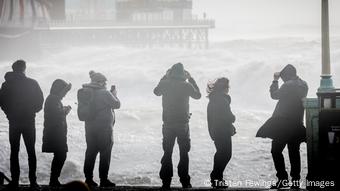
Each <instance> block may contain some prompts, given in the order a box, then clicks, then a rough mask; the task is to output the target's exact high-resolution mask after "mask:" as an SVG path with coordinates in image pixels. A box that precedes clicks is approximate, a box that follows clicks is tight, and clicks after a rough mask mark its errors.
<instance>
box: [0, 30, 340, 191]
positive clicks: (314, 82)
mask: <svg viewBox="0 0 340 191" xmlns="http://www.w3.org/2000/svg"><path fill="white" fill-rule="evenodd" d="M331 42H332V43H331V51H332V54H331V60H332V67H333V71H334V72H333V73H334V78H333V80H334V84H335V85H337V84H338V83H337V82H339V75H340V74H339V71H340V64H339V62H340V38H333V39H331ZM320 46H321V45H320V39H318V38H302V37H280V38H270V39H234V40H229V41H224V42H215V43H213V44H211V47H210V49H208V50H189V49H177V48H127V47H117V46H112V47H107V46H106V47H101V46H97V47H96V46H91V47H68V48H66V49H63V50H53V51H51V50H48V51H44V53H43V56H42V58H41V59H38V60H28V69H27V75H28V76H29V77H32V78H34V79H36V80H38V82H39V84H40V85H41V87H42V89H43V91H44V95H45V97H46V96H47V95H48V92H49V89H50V86H51V84H52V82H53V81H54V80H55V79H57V78H62V79H64V80H66V81H68V82H71V83H72V84H73V87H72V90H71V91H70V93H69V94H68V95H67V96H66V97H65V99H64V100H63V102H64V105H71V106H72V108H73V110H72V112H71V113H70V115H69V116H68V117H67V121H68V145H69V152H68V158H67V161H66V163H65V166H64V168H63V171H62V174H61V181H62V182H67V181H70V180H73V179H83V178H84V176H83V172H82V169H83V161H84V153H85V149H86V144H85V133H84V124H83V122H80V121H79V120H78V118H77V114H76V108H77V105H76V92H77V90H78V89H79V88H80V87H81V84H83V83H86V82H89V75H88V73H89V71H90V70H95V71H98V72H102V73H103V74H105V75H106V76H107V78H108V84H109V85H111V84H115V85H116V87H117V90H118V96H119V98H120V100H121V102H122V107H121V109H119V110H117V111H116V124H115V126H114V142H115V143H114V146H113V150H112V160H111V167H110V172H109V177H110V179H112V180H113V181H114V182H116V183H117V184H119V185H161V181H160V179H159V177H158V172H159V169H160V159H161V157H162V146H161V142H162V136H161V128H162V126H161V125H162V121H161V98H160V97H157V96H155V95H153V93H152V92H153V88H154V87H155V86H156V85H157V83H158V81H159V79H160V78H161V77H162V76H163V74H164V73H165V71H166V70H167V69H168V68H169V67H171V65H172V64H175V63H176V62H182V63H183V64H184V66H185V68H186V69H187V70H188V71H189V72H190V73H191V74H192V76H193V77H194V78H195V79H196V81H197V83H198V85H199V87H200V89H201V92H202V93H203V95H206V93H205V88H206V84H207V82H208V81H211V80H214V79H215V78H217V77H221V76H225V77H228V78H229V79H230V84H231V89H230V95H231V97H232V104H231V107H232V111H233V112H234V114H235V115H236V118H237V119H236V122H235V126H236V128H237V134H236V135H235V136H234V137H233V156H232V159H231V161H230V163H229V164H228V166H227V169H226V170H225V178H226V179H227V180H230V181H232V183H233V184H235V185H234V186H251V185H250V183H251V182H253V183H256V182H258V183H263V182H264V181H275V180H276V178H275V169H274V165H273V162H272V158H271V154H270V143H271V140H269V139H261V138H255V134H256V131H257V129H258V128H259V127H260V126H261V125H262V124H263V123H264V122H265V121H266V119H268V118H269V117H270V116H271V113H272V111H273V109H274V107H275V104H276V101H274V100H271V98H270V96H269V86H270V84H271V81H272V77H273V73H274V72H276V71H280V70H281V68H283V67H284V66H285V65H286V64H293V65H295V66H296V67H297V69H298V75H299V76H300V77H301V78H302V79H304V80H306V81H307V82H308V84H309V87H310V90H309V97H315V96H316V94H315V93H316V90H317V88H318V86H319V79H320V78H319V76H320V70H321V64H320V63H321V51H320V50H321V48H320ZM12 62H13V60H8V61H1V62H0V76H4V74H5V72H6V71H9V70H10V66H11V63H12ZM0 82H3V78H1V79H0ZM207 103H208V100H207V98H206V97H205V96H202V98H201V99H200V100H191V101H190V104H191V105H190V106H191V112H192V113H193V116H192V118H191V121H190V130H191V143H192V149H191V151H190V175H191V177H192V183H193V185H194V186H208V185H207V184H206V182H207V181H208V179H209V174H210V172H211V170H212V161H213V155H214V152H215V148H214V145H213V142H212V141H211V139H210V137H209V134H208V130H207V122H206V106H207ZM42 116H43V112H40V113H38V115H37V120H36V121H37V122H36V128H37V142H36V151H37V158H38V169H37V175H38V182H39V183H42V184H43V183H48V181H49V173H50V163H51V159H52V155H51V154H46V153H41V141H42V131H43V126H42V123H43V118H42ZM21 143H22V144H21V150H20V164H21V179H20V180H21V182H22V183H28V178H27V175H28V165H27V154H26V151H25V147H24V146H23V141H21ZM0 145H1V146H0V147H1V148H0V171H3V172H5V174H7V175H10V171H9V154H10V147H9V142H8V123H7V120H6V118H5V116H4V114H3V113H1V114H0ZM284 154H285V159H286V164H287V170H288V172H289V168H290V166H289V160H288V155H287V151H286V150H285V151H284ZM178 159H179V156H178V148H177V145H176V146H175V149H174V155H173V164H174V178H173V184H174V185H177V186H179V185H180V183H179V179H178V177H177V175H176V174H177V169H176V166H177V163H178ZM301 159H302V178H305V177H306V173H307V156H306V144H305V143H303V144H302V145H301ZM97 167H98V160H97V163H96V168H95V179H96V180H98V170H97V169H98V168H97ZM247 182H248V184H247ZM260 186H263V184H262V185H260ZM264 186H265V185H264Z"/></svg>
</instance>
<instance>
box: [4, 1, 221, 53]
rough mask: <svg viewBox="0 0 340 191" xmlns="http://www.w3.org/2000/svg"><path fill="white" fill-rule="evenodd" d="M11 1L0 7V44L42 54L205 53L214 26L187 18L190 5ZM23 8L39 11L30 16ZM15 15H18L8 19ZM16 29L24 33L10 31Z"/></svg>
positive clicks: (179, 2) (194, 17)
mask: <svg viewBox="0 0 340 191" xmlns="http://www.w3.org/2000/svg"><path fill="white" fill-rule="evenodd" d="M14 2H16V3H14V4H10V5H9V4H8V3H7V4H6V3H1V4H0V6H2V7H0V9H1V8H2V9H1V10H3V11H2V13H1V14H0V41H4V42H6V43H7V44H10V42H11V41H14V40H13V39H15V41H20V40H21V39H22V41H24V40H27V39H35V40H34V41H36V42H37V43H38V44H39V45H41V47H42V48H43V49H45V48H49V47H55V46H58V45H61V46H63V45H76V46H77V45H84V44H89V45H93V44H99V45H101V44H107V45H124V46H136V47H155V46H157V47H183V48H208V47H209V30H210V29H212V28H214V27H215V21H214V20H212V19H208V18H206V15H205V14H204V15H203V16H202V18H198V16H197V15H193V14H192V8H193V5H192V4H193V2H192V0H180V1H176V0H175V1H170V0H169V1H161V0H153V1H150V0H114V1H100V2H99V1H96V0H90V1H86V2H81V3H80V4H79V5H78V4H69V5H68V4H67V2H66V1H65V0H60V1H51V2H50V3H51V4H49V8H46V5H45V4H39V3H36V4H34V5H32V4H27V5H26V6H18V7H15V6H13V5H19V3H18V2H19V0H14ZM20 2H21V1H20ZM24 2H26V1H24ZM9 7H10V8H9ZM25 7H26V9H25ZM27 9H28V10H30V9H32V10H41V11H40V12H37V11H36V12H34V14H33V13H32V14H33V15H31V14H29V13H27V12H29V11H27ZM17 12H20V16H15V15H13V13H17ZM31 12H32V11H31ZM18 29H22V30H21V31H23V32H20V33H18V32H12V31H11V30H15V31H16V30H18ZM8 39H10V40H8ZM2 44H3V43H2Z"/></svg>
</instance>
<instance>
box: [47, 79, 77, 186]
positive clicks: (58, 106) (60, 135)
mask: <svg viewBox="0 0 340 191" xmlns="http://www.w3.org/2000/svg"><path fill="white" fill-rule="evenodd" d="M71 86H72V85H71V84H68V83H66V82H65V81H64V80H61V79H57V80H55V81H54V82H53V84H52V87H51V90H50V95H49V96H48V97H47V98H46V101H45V106H44V131H43V141H42V152H46V153H54V157H53V160H52V164H51V176H50V183H49V185H50V186H52V187H59V186H61V184H60V182H59V180H58V178H59V176H60V173H61V170H62V168H63V166H64V162H65V160H66V153H67V151H68V147H67V122H66V116H67V114H69V112H70V111H71V106H63V104H62V103H61V100H62V99H63V98H64V97H65V95H66V94H67V92H68V91H70V89H71Z"/></svg>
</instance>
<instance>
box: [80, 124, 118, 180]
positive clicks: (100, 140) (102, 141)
mask: <svg viewBox="0 0 340 191" xmlns="http://www.w3.org/2000/svg"><path fill="white" fill-rule="evenodd" d="M86 144H87V148H86V153H85V163H84V174H85V177H86V179H92V178H93V169H94V165H95V162H96V158H97V154H98V153H99V154H100V161H99V178H100V179H101V180H106V179H107V177H108V173H109V168H110V163H111V151H112V146H113V140H112V130H111V131H107V132H98V130H97V131H96V130H93V129H92V130H91V129H86Z"/></svg>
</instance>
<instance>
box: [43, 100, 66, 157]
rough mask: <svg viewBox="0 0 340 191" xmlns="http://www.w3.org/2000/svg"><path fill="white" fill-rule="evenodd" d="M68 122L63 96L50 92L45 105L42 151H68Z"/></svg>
mask: <svg viewBox="0 0 340 191" xmlns="http://www.w3.org/2000/svg"><path fill="white" fill-rule="evenodd" d="M67 151H68V148H67V123H66V113H65V111H64V106H63V104H62V103H61V98H60V97H59V96H57V95H54V94H50V95H49V96H48V97H47V99H46V102H45V107H44V131H43V144H42V152H67Z"/></svg>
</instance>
